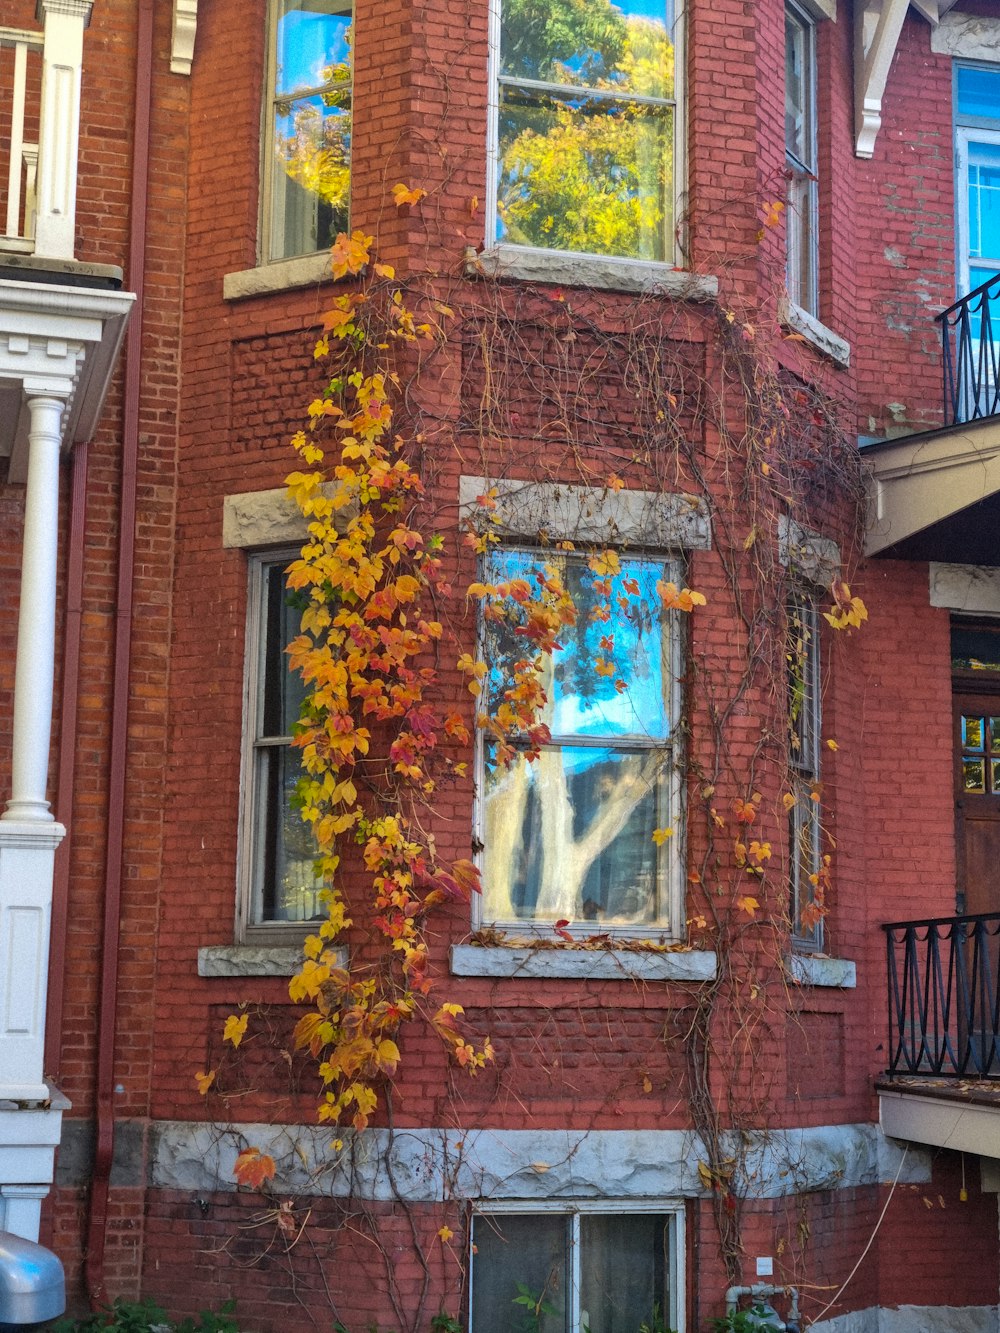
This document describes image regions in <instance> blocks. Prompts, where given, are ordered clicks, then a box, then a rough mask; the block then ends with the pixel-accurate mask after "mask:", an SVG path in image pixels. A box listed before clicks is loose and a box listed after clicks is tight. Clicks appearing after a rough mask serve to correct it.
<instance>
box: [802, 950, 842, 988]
mask: <svg viewBox="0 0 1000 1333" xmlns="http://www.w3.org/2000/svg"><path fill="white" fill-rule="evenodd" d="M788 975H789V977H791V979H792V981H795V982H797V983H798V984H799V985H800V986H820V987H823V986H826V987H829V988H830V989H831V990H854V988H855V987H856V986H857V984H858V969H857V964H856V963H852V962H851V961H850V960H848V959H846V958H821V957H820V956H819V955H818V954H808V953H793V954H792V955H791V957H790V958H789V959H788Z"/></svg>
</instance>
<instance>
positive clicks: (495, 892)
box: [483, 755, 531, 921]
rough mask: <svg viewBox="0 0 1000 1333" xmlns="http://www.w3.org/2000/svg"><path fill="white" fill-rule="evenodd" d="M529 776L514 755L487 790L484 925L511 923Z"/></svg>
mask: <svg viewBox="0 0 1000 1333" xmlns="http://www.w3.org/2000/svg"><path fill="white" fill-rule="evenodd" d="M530 785H531V783H530V774H529V772H528V765H527V763H526V762H525V760H524V759H523V758H522V757H521V756H520V755H518V756H517V758H516V759H515V760H514V762H513V763H512V764H511V766H510V768H508V769H507V771H506V773H505V774H504V776H503V778H502V779H501V780H500V781H499V782H497V783H496V786H491V789H490V793H489V796H488V797H487V798H486V818H485V820H484V824H485V828H484V830H483V832H484V835H485V838H486V846H487V847H488V848H489V866H490V870H489V875H488V876H487V878H486V883H485V884H484V885H483V895H484V898H485V907H486V912H485V916H486V919H487V920H488V921H513V920H515V918H516V916H517V913H516V912H515V911H514V904H513V901H512V900H511V890H512V888H513V886H514V868H515V862H516V861H517V860H518V859H520V850H521V844H522V842H523V841H524V814H525V810H526V808H527V804H528V790H529V787H530Z"/></svg>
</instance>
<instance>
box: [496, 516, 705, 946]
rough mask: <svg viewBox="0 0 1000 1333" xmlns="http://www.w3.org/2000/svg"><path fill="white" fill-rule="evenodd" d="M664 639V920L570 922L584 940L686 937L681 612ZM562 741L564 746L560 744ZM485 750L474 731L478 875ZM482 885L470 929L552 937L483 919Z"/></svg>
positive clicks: (667, 559)
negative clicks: (667, 826)
mask: <svg viewBox="0 0 1000 1333" xmlns="http://www.w3.org/2000/svg"><path fill="white" fill-rule="evenodd" d="M498 549H501V550H503V549H508V550H522V551H534V552H538V554H539V555H541V556H548V557H550V558H551V557H552V555H553V552H552V550H551V548H542V547H539V546H537V545H535V544H532V543H531V542H526V541H524V540H518V539H517V538H515V537H510V538H506V539H505V540H504V542H503V545H502V546H501V547H500V548H498ZM575 554H576V556H577V558H579V557H580V556H581V555H584V554H585V553H584V552H576V553H575ZM622 554H623V555H624V556H626V557H627V558H629V559H641V560H647V561H649V562H653V563H656V564H662V566H663V577H664V579H667V580H671V581H673V582H674V583H675V584H677V585H678V586H680V585H681V583H682V582H683V578H684V565H683V562H682V561H681V560H679V559H678V558H677V557H676V556H675V555H668V554H664V553H663V552H658V551H644V550H633V549H632V548H629V549H628V550H627V551H623V553H622ZM667 624H668V635H669V659H668V662H667V663H666V667H667V669H669V671H670V673H671V680H670V698H669V706H670V719H669V722H670V728H669V736H668V738H667V740H666V741H665V742H664V744H663V745H662V746H656V747H651V748H659V749H662V750H663V752H664V761H663V763H664V771H663V774H662V777H661V779H660V781H661V784H662V787H661V789H662V790H663V791H664V794H665V797H666V804H667V808H668V809H669V811H670V814H671V827H672V828H673V836H672V837H669V838H668V839H667V840H666V842H665V843H664V844H663V845H662V846H661V847H659V849H658V857H657V874H658V876H661V877H662V881H661V883H659V884H658V893H659V900H660V904H661V910H665V911H666V914H667V915H666V920H658V921H648V922H638V923H635V924H631V925H622V924H615V923H604V922H597V921H595V922H589V921H571V923H570V925H569V926H568V927H567V928H566V929H567V930H568V932H569V933H570V934H571V935H575V936H579V937H581V938H586V936H587V935H592V934H595V933H598V932H599V933H601V934H604V933H607V934H609V935H611V936H615V937H619V938H635V939H648V938H657V939H662V940H664V941H665V942H680V941H682V940H683V939H684V938H685V935H686V932H685V922H684V910H683V909H684V889H683V872H684V864H685V861H684V857H685V843H686V839H685V826H686V817H685V806H684V783H683V780H682V773H681V758H682V751H681V747H682V745H683V738H682V734H681V708H682V703H683V690H682V686H681V677H682V671H683V665H684V655H685V645H684V641H683V638H682V636H683V634H684V631H685V629H686V626H685V625H684V624H682V622H681V616H680V613H679V612H677V611H670V612H668V613H667ZM483 632H484V621H483V618H482V617H480V621H479V655H480V657H481V658H482V655H483V652H482V650H483V643H484V639H483ZM564 743H565V742H564ZM485 750H486V747H485V743H484V738H483V733H482V731H481V730H477V734H476V749H475V773H476V797H475V802H474V812H473V825H474V832H475V846H476V847H477V849H478V850H477V852H476V861H477V865H478V867H479V869H480V871H481V872H482V873H483V874H484V875H485V871H486V865H485V854H486V848H485V833H486V753H485ZM485 898H486V886H485V885H484V892H482V893H478V894H475V895H474V898H473V904H472V926H473V929H474V930H480V929H482V928H483V927H486V926H488V927H491V928H495V929H498V930H508V931H512V932H514V931H516V932H517V933H518V934H520V935H537V936H541V937H545V938H549V937H551V935H552V922H551V921H548V920H543V919H538V920H536V919H533V918H529V917H522V918H515V919H513V920H509V921H508V920H504V919H501V918H492V917H489V916H487V914H486V907H485Z"/></svg>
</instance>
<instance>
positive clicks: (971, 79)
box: [956, 65, 1000, 118]
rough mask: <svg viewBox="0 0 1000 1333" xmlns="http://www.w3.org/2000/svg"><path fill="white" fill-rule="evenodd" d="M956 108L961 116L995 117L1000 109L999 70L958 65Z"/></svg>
mask: <svg viewBox="0 0 1000 1333" xmlns="http://www.w3.org/2000/svg"><path fill="white" fill-rule="evenodd" d="M956 78H957V83H958V110H959V114H960V115H963V116H983V117H989V118H995V117H996V116H997V114H998V110H1000V70H993V69H977V68H975V67H974V66H972V65H959V66H957V70H956Z"/></svg>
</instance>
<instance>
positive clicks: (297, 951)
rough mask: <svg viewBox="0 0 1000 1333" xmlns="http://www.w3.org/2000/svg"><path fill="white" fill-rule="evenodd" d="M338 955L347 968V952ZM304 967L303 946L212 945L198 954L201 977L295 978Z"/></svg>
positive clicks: (341, 964)
mask: <svg viewBox="0 0 1000 1333" xmlns="http://www.w3.org/2000/svg"><path fill="white" fill-rule="evenodd" d="M336 953H337V964H338V966H340V967H343V966H345V965H346V963H347V950H346V949H338V950H337V951H336ZM301 965H302V946H301V945H286V944H209V945H207V946H206V947H205V948H202V949H199V950H198V975H199V977H293V976H294V975H295V973H296V972H297V971H298V970H299V968H300V967H301Z"/></svg>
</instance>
